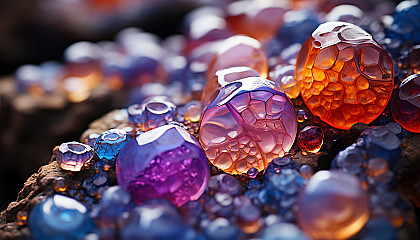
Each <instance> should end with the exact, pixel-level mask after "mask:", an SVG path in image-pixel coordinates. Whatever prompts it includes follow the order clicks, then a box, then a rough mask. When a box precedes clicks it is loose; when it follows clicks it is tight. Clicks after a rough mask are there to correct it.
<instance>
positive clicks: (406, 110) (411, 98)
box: [391, 74, 420, 133]
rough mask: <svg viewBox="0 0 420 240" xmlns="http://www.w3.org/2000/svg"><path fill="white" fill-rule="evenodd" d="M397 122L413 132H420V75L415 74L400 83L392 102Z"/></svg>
mask: <svg viewBox="0 0 420 240" xmlns="http://www.w3.org/2000/svg"><path fill="white" fill-rule="evenodd" d="M391 111H392V116H393V117H394V119H395V121H397V122H398V123H399V124H400V125H401V126H402V127H403V128H405V129H407V130H408V131H411V132H417V133H419V132H420V74H413V75H411V76H409V77H407V78H406V79H404V81H402V82H401V83H400V85H399V86H398V89H397V90H396V91H395V94H394V95H393V96H392V100H391Z"/></svg>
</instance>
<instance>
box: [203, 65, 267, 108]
mask: <svg viewBox="0 0 420 240" xmlns="http://www.w3.org/2000/svg"><path fill="white" fill-rule="evenodd" d="M247 77H259V75H258V73H257V72H256V71H255V70H254V69H252V68H249V67H231V68H226V69H221V70H218V71H217V72H216V73H215V75H214V76H213V78H212V79H209V80H208V81H207V84H206V86H205V87H204V89H203V93H202V95H201V102H202V103H203V106H204V108H206V107H207V106H208V105H210V103H211V102H213V100H214V99H215V98H216V96H217V94H219V91H220V89H222V87H224V86H225V85H226V84H228V83H230V82H233V81H236V80H240V79H243V78H247Z"/></svg>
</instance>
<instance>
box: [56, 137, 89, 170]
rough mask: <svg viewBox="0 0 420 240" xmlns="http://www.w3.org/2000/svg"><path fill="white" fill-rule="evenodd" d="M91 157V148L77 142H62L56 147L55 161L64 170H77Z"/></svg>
mask: <svg viewBox="0 0 420 240" xmlns="http://www.w3.org/2000/svg"><path fill="white" fill-rule="evenodd" d="M92 157H93V149H92V148H91V147H90V146H89V145H86V144H83V143H79V142H68V143H62V144H61V145H60V147H59V148H58V152H57V157H56V159H57V162H58V165H60V167H61V168H62V169H64V170H69V171H74V172H78V171H80V169H82V167H83V165H85V163H87V162H88V161H90V160H91V159H92Z"/></svg>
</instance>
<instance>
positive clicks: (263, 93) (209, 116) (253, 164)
mask: <svg viewBox="0 0 420 240" xmlns="http://www.w3.org/2000/svg"><path fill="white" fill-rule="evenodd" d="M296 125H297V121H296V113H295V111H294V109H293V105H292V103H291V102H290V100H289V98H288V97H287V96H286V94H285V93H284V92H283V91H282V90H281V89H279V88H277V87H276V86H275V85H274V83H273V82H271V81H269V80H267V79H264V78H260V77H248V78H244V79H241V80H238V81H234V82H232V83H230V84H228V85H226V86H224V87H223V88H222V89H221V90H220V93H219V95H218V96H217V97H216V99H215V100H214V101H213V102H212V103H211V104H210V106H208V107H207V108H206V110H205V111H204V114H203V118H202V121H201V127H200V133H199V140H200V143H201V145H202V146H203V148H204V150H205V151H206V154H207V157H208V158H209V160H210V162H212V163H213V164H214V165H215V166H216V167H218V168H220V169H221V170H223V171H225V172H226V173H230V174H242V173H247V171H248V170H249V169H251V168H256V169H257V170H258V171H261V170H264V169H265V168H266V167H267V166H268V164H269V163H270V162H271V161H272V160H273V159H275V158H277V157H282V156H283V155H284V154H285V152H287V151H289V150H290V148H291V147H292V144H293V142H294V140H295V137H296V131H297V129H296Z"/></svg>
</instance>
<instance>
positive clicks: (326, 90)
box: [295, 22, 394, 129]
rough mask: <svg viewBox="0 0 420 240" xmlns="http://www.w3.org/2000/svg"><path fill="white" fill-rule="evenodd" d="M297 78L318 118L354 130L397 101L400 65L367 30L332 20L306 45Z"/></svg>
mask: <svg viewBox="0 0 420 240" xmlns="http://www.w3.org/2000/svg"><path fill="white" fill-rule="evenodd" d="M295 77H296V80H297V81H298V83H299V85H300V91H301V96H302V98H303V100H304V101H305V103H306V105H307V106H308V108H309V109H310V110H311V112H312V113H313V114H314V115H316V116H319V117H320V118H321V120H322V121H324V122H326V123H328V124H330V125H331V126H333V127H336V128H340V129H350V127H351V126H352V125H353V124H354V123H356V122H362V123H370V122H371V121H373V120H374V119H375V118H377V117H378V116H379V115H380V114H381V113H382V111H383V110H384V108H385V107H386V105H387V103H388V101H389V99H390V97H391V93H392V89H393V81H394V80H393V78H394V67H393V63H392V60H391V58H390V57H389V55H388V54H387V52H386V51H385V50H384V49H383V48H382V47H381V46H380V45H379V44H378V43H377V42H376V41H375V40H374V39H373V38H372V36H371V35H370V34H368V33H367V32H366V31H364V30H363V29H361V28H359V27H357V26H355V25H353V24H350V23H344V22H327V23H324V24H321V25H320V26H319V27H318V28H317V29H316V30H315V31H314V32H313V33H312V36H311V37H309V38H308V39H307V40H306V41H305V43H304V44H303V45H302V49H301V51H300V52H299V55H298V58H297V63H296V75H295Z"/></svg>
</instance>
